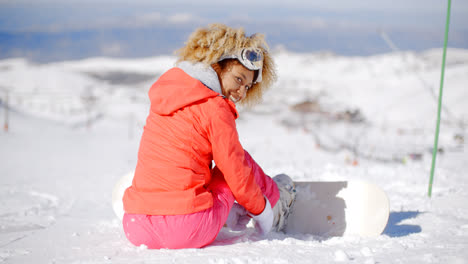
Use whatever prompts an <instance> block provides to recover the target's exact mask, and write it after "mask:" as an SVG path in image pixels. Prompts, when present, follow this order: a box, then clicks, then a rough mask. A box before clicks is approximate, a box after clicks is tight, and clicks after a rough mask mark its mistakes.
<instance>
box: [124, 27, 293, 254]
mask: <svg viewBox="0 0 468 264" xmlns="http://www.w3.org/2000/svg"><path fill="white" fill-rule="evenodd" d="M178 56H179V60H178V64H177V67H176V68H172V69H170V70H168V71H167V72H166V73H164V74H163V75H162V76H161V77H160V78H159V79H158V80H157V81H156V82H155V83H154V84H153V85H152V87H151V88H150V91H149V98H150V100H151V108H150V113H149V115H148V118H147V120H146V125H145V128H144V132H143V135H142V138H141V143H140V149H139V152H138V163H137V167H136V170H135V175H134V178H133V182H132V186H130V187H129V188H128V189H127V190H126V191H125V194H124V197H123V203H124V210H125V215H124V218H123V227H124V231H125V234H126V236H127V238H128V239H129V240H130V242H132V243H133V244H135V245H137V246H139V245H142V244H144V245H146V246H147V247H148V248H200V247H203V246H206V245H208V244H210V243H211V242H213V241H214V240H215V238H216V236H217V234H218V233H219V231H220V230H221V228H222V227H223V226H224V225H225V224H226V225H227V226H228V227H230V228H231V229H233V230H242V229H244V228H245V226H246V224H247V223H248V222H249V220H250V218H253V220H254V221H255V228H256V229H257V231H258V232H259V233H260V234H266V233H268V232H269V231H270V230H272V229H274V230H281V228H282V227H283V226H284V222H285V219H286V217H287V215H288V211H289V208H290V206H291V204H292V203H293V201H294V197H295V189H294V184H293V182H292V180H291V179H290V178H289V177H288V176H286V175H284V174H283V175H279V176H276V177H275V179H274V180H273V179H272V178H270V177H269V176H267V175H266V174H265V173H264V172H263V171H262V169H261V168H260V167H259V165H258V164H257V163H256V162H255V161H254V160H253V159H252V157H251V156H250V155H249V153H247V151H245V150H244V149H243V148H242V146H241V144H240V142H239V137H238V134H237V130H236V124H235V119H236V118H237V117H238V112H237V110H236V106H235V103H238V102H242V103H245V104H250V105H251V104H253V103H255V102H257V101H259V100H260V99H261V97H262V93H263V92H264V90H265V89H267V88H268V87H269V86H270V85H271V84H272V83H273V82H274V81H275V79H276V73H275V69H274V63H273V60H272V58H271V57H270V55H269V53H268V51H267V45H266V43H265V41H264V39H263V36H261V35H253V36H250V37H247V36H245V34H244V31H243V30H242V29H239V30H235V29H232V28H229V27H227V26H225V25H221V24H214V25H211V26H209V27H208V28H201V29H198V30H196V31H195V32H194V33H193V34H192V35H191V36H190V37H189V40H188V42H187V44H186V46H185V47H183V48H182V49H180V50H179V51H178ZM213 162H214V163H215V165H216V166H214V164H213ZM236 201H237V202H236ZM278 201H279V202H278Z"/></svg>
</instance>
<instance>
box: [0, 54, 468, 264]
mask: <svg viewBox="0 0 468 264" xmlns="http://www.w3.org/2000/svg"><path fill="white" fill-rule="evenodd" d="M441 54H442V51H441V50H429V51H426V52H423V53H412V52H401V53H391V54H383V55H378V56H371V57H341V56H336V55H333V54H328V53H315V54H295V53H289V52H286V51H281V52H277V53H275V54H274V56H275V58H276V62H277V64H278V71H279V80H278V82H277V83H276V85H275V86H274V87H273V88H272V89H271V90H270V91H269V92H268V93H267V94H266V96H265V100H264V103H263V104H262V105H259V106H257V107H254V108H253V109H246V108H242V109H241V117H240V118H239V119H238V129H239V132H240V136H241V141H242V143H243V145H244V147H245V148H246V149H247V150H249V151H250V153H251V154H252V156H253V157H254V158H255V159H256V160H257V161H258V163H259V164H260V165H261V166H262V167H263V169H264V170H265V171H266V172H267V173H268V174H271V175H274V174H276V173H280V172H285V173H288V174H289V175H291V176H292V177H293V178H294V179H295V180H324V181H332V180H351V179H363V180H367V181H370V182H373V183H376V184H378V185H379V186H381V187H382V188H383V189H384V190H385V191H386V192H387V194H388V196H389V199H390V208H391V212H390V219H389V222H388V225H387V227H386V229H385V231H384V233H383V234H382V235H381V236H379V237H377V238H359V237H352V236H351V237H334V238H328V239H323V238H319V237H313V236H310V235H290V234H283V233H272V234H269V235H268V237H267V238H266V239H261V238H259V237H257V236H256V235H255V234H254V233H253V230H252V229H249V230H247V231H246V232H244V233H240V234H239V233H231V232H229V231H228V230H222V232H221V233H220V235H219V236H218V238H217V240H216V242H215V243H214V244H213V245H210V246H208V247H206V248H203V249H185V250H147V249H145V248H142V247H140V248H136V247H134V246H132V245H131V244H130V243H129V242H128V241H127V240H126V238H125V236H124V234H123V232H122V229H121V224H120V223H119V221H118V220H117V219H116V217H115V216H114V213H113V211H112V207H111V204H110V196H111V191H112V187H113V184H114V183H115V182H116V181H117V179H118V178H119V177H120V176H122V175H124V174H125V173H127V172H128V171H130V170H132V169H134V167H135V164H136V154H137V149H138V144H139V136H140V134H141V132H142V127H143V125H144V121H145V118H146V115H147V111H148V106H149V102H148V99H147V95H146V92H147V90H148V88H149V86H150V85H151V83H152V82H153V81H155V80H156V79H157V77H158V76H159V75H160V74H161V73H162V72H164V71H165V70H166V69H168V68H169V67H171V66H172V65H173V63H174V61H175V58H173V57H155V58H148V59H132V60H130V59H125V60H124V59H109V58H92V59H87V60H82V61H67V62H57V63H50V64H34V63H30V62H28V61H25V60H23V59H9V60H2V61H0V95H1V99H2V101H1V105H0V108H1V109H0V122H1V125H2V126H1V128H2V131H1V132H0V160H1V165H0V262H4V263H166V262H175V263H312V262H315V263H335V262H345V263H468V252H467V251H466V249H467V248H468V203H467V202H466V201H468V194H467V192H466V190H467V189H468V178H467V177H466V176H467V173H466V170H467V169H468V155H467V153H466V149H467V143H466V141H465V139H466V138H467V137H468V132H467V125H468V107H467V105H468V90H467V89H466V88H467V84H468V51H467V50H457V49H450V50H449V51H448V61H447V68H446V74H445V90H444V97H443V101H444V105H445V107H444V111H443V114H442V117H443V118H442V119H443V120H442V124H441V135H440V142H439V148H440V152H439V156H438V159H437V167H436V174H435V181H434V189H433V196H432V198H428V197H427V189H428V182H429V172H430V163H431V149H432V145H433V141H434V130H435V122H436V109H437V107H436V105H437V104H436V101H437V99H436V97H437V94H438V88H439V79H440V63H441ZM7 98H8V105H9V108H8V111H6V108H5V105H6V101H7ZM6 114H8V115H6ZM5 118H6V119H8V131H7V132H6V131H5V129H4V120H5Z"/></svg>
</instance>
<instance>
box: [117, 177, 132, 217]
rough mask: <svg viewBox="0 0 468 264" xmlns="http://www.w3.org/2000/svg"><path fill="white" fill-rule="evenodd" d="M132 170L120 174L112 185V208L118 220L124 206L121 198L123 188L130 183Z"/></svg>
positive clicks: (123, 191)
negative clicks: (122, 174)
mask: <svg viewBox="0 0 468 264" xmlns="http://www.w3.org/2000/svg"><path fill="white" fill-rule="evenodd" d="M133 174H134V172H133V171H132V172H129V173H127V174H125V175H124V176H122V177H121V178H120V179H119V180H118V181H117V182H116V183H115V185H114V189H113V190H112V209H114V213H115V215H116V216H117V218H119V219H120V220H122V219H123V216H124V213H125V212H124V208H123V201H122V198H123V196H124V193H125V190H126V189H127V188H128V187H130V186H131V185H132V180H133Z"/></svg>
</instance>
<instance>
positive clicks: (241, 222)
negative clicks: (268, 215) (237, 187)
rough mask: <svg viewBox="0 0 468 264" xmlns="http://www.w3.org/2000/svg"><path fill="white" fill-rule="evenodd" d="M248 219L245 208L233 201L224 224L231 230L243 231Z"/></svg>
mask: <svg viewBox="0 0 468 264" xmlns="http://www.w3.org/2000/svg"><path fill="white" fill-rule="evenodd" d="M250 219H251V217H250V216H249V214H248V212H247V210H245V208H244V207H243V206H242V205H240V204H238V203H234V205H233V206H232V208H231V211H230V212H229V215H228V218H227V220H226V225H227V227H229V228H231V230H233V231H243V230H245V229H246V228H247V224H248V223H249V222H250Z"/></svg>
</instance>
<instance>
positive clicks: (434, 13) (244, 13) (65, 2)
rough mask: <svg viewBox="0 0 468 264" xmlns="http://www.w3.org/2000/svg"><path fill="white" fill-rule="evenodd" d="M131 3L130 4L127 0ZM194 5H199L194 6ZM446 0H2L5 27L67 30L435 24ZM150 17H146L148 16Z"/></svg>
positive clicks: (456, 13)
mask: <svg viewBox="0 0 468 264" xmlns="http://www.w3.org/2000/svg"><path fill="white" fill-rule="evenodd" d="M129 2H131V3H129ZM194 3H196V4H194ZM446 6H447V1H446V0H410V1H408V0H378V1H371V0H328V1H305V0H290V1H264V0H261V1H246V0H236V1H230V3H228V4H226V3H224V2H222V1H219V0H218V1H212V0H198V1H186V0H173V1H150V0H133V1H123V0H94V1H93V0H80V1H78V0H61V1H58V0H0V10H1V11H0V29H2V30H13V31H15V30H68V29H76V28H88V27H91V28H93V27H104V26H115V27H119V26H128V24H129V22H131V21H132V20H135V21H137V22H135V23H139V25H143V24H144V23H152V22H153V23H154V22H157V16H158V15H160V16H161V18H164V19H167V18H168V17H177V16H179V17H180V18H181V19H183V18H184V17H185V19H188V18H191V19H196V20H201V21H203V22H208V23H210V22H215V21H220V22H225V21H226V20H233V19H239V20H243V19H244V20H247V19H248V20H284V19H298V20H299V19H302V20H303V21H304V20H313V21H322V23H324V22H328V23H343V24H350V25H359V26H388V27H397V26H407V27H422V28H424V27H428V28H430V27H434V26H440V24H441V22H443V21H444V20H445V13H446ZM452 12H453V14H452V24H453V26H454V27H455V28H468V1H465V0H454V1H452ZM145 19H146V20H145Z"/></svg>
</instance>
